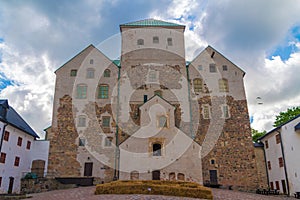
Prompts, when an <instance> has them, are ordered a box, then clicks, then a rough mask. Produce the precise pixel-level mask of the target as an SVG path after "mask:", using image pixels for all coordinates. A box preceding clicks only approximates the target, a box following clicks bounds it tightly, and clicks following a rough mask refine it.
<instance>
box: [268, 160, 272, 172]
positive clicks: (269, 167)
mask: <svg viewBox="0 0 300 200" xmlns="http://www.w3.org/2000/svg"><path fill="white" fill-rule="evenodd" d="M268 169H269V170H271V169H272V167H271V162H270V161H268Z"/></svg>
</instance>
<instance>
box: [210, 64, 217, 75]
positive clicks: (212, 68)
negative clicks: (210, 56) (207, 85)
mask: <svg viewBox="0 0 300 200" xmlns="http://www.w3.org/2000/svg"><path fill="white" fill-rule="evenodd" d="M209 72H212V73H215V72H217V68H216V64H209Z"/></svg>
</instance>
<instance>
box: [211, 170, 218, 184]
mask: <svg viewBox="0 0 300 200" xmlns="http://www.w3.org/2000/svg"><path fill="white" fill-rule="evenodd" d="M209 177H210V185H218V173H217V170H209Z"/></svg>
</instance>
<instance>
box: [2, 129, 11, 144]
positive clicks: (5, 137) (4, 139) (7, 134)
mask: <svg viewBox="0 0 300 200" xmlns="http://www.w3.org/2000/svg"><path fill="white" fill-rule="evenodd" d="M9 135H10V133H9V131H4V136H3V141H7V142H8V140H9Z"/></svg>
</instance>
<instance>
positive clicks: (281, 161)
mask: <svg viewBox="0 0 300 200" xmlns="http://www.w3.org/2000/svg"><path fill="white" fill-rule="evenodd" d="M278 161H279V167H283V159H282V157H280V158H278Z"/></svg>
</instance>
